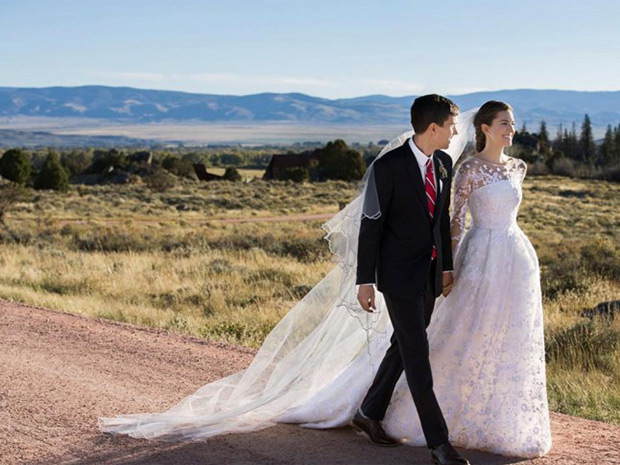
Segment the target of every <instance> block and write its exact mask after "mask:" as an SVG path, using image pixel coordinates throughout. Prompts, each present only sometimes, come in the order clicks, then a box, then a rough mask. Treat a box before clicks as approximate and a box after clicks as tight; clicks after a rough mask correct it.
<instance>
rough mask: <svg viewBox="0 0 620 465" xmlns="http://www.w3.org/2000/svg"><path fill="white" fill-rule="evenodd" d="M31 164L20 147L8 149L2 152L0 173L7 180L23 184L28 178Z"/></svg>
mask: <svg viewBox="0 0 620 465" xmlns="http://www.w3.org/2000/svg"><path fill="white" fill-rule="evenodd" d="M31 172H32V165H31V164H30V160H29V159H28V157H27V156H26V154H25V153H24V152H22V151H21V150H20V149H10V150H7V151H6V152H4V155H2V158H1V159H0V175H2V177H3V178H6V179H8V180H9V181H13V182H16V183H17V184H21V185H24V184H26V183H27V182H28V180H29V179H30V173H31Z"/></svg>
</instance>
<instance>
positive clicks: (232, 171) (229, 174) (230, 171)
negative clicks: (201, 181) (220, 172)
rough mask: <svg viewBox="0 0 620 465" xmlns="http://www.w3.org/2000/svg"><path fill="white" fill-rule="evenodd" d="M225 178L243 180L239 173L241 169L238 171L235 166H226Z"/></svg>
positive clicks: (227, 179)
mask: <svg viewBox="0 0 620 465" xmlns="http://www.w3.org/2000/svg"><path fill="white" fill-rule="evenodd" d="M223 179H225V180H226V181H235V182H236V181H241V180H242V178H241V175H240V174H239V171H237V168H234V167H230V168H226V171H225V172H224V176H223Z"/></svg>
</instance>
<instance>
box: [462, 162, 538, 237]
mask: <svg viewBox="0 0 620 465" xmlns="http://www.w3.org/2000/svg"><path fill="white" fill-rule="evenodd" d="M526 170H527V165H526V163H525V162H524V161H523V160H519V159H517V158H513V157H507V160H506V162H505V163H503V164H497V163H492V162H489V161H486V160H482V159H480V158H476V157H475V156H471V157H469V158H468V159H467V160H465V161H464V162H463V163H462V164H461V166H460V167H459V169H458V170H457V172H456V175H455V177H454V212H453V215H452V222H451V227H450V235H451V237H452V248H453V249H454V248H455V246H456V244H458V243H459V242H460V240H461V239H462V237H463V234H464V232H465V221H466V213H467V209H468V207H469V211H470V214H471V217H472V225H473V226H476V227H481V228H490V229H503V228H509V227H510V226H511V225H513V224H515V223H516V220H517V213H518V209H519V205H520V203H521V197H522V192H521V185H522V184H523V179H524V178H525V173H526Z"/></svg>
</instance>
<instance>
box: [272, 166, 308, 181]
mask: <svg viewBox="0 0 620 465" xmlns="http://www.w3.org/2000/svg"><path fill="white" fill-rule="evenodd" d="M278 179H279V180H280V181H287V180H291V181H293V182H306V181H309V180H310V171H309V170H308V168H306V167H304V166H292V167H290V168H284V169H283V170H280V171H279V172H278Z"/></svg>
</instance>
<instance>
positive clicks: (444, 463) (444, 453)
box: [431, 442, 470, 465]
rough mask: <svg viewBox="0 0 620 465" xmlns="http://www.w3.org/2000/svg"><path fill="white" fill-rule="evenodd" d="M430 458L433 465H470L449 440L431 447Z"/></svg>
mask: <svg viewBox="0 0 620 465" xmlns="http://www.w3.org/2000/svg"><path fill="white" fill-rule="evenodd" d="M431 459H432V460H433V463H434V464H435V465H470V464H469V460H467V459H466V458H464V457H463V456H462V455H461V454H459V453H458V452H457V451H456V449H455V448H454V447H452V444H450V443H449V442H446V443H444V444H442V445H440V446H437V447H435V448H434V449H432V450H431Z"/></svg>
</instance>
